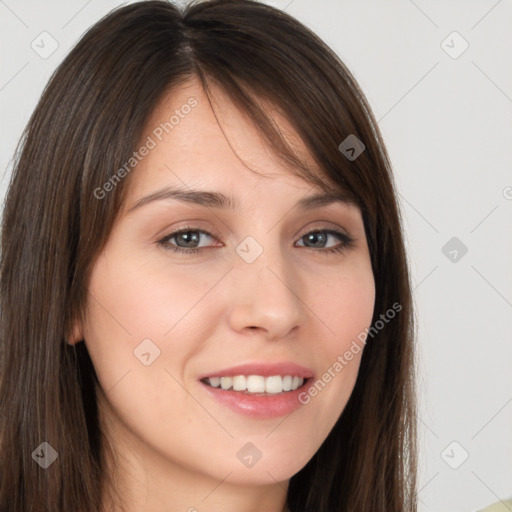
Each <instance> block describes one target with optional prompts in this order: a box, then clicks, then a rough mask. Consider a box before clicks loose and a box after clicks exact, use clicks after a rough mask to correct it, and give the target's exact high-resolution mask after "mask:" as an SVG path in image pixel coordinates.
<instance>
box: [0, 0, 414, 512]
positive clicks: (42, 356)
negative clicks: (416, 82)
mask: <svg viewBox="0 0 512 512" xmlns="http://www.w3.org/2000/svg"><path fill="white" fill-rule="evenodd" d="M1 315H2V319H1V329H2V332H1V341H2V351H3V352H2V362H3V367H2V375H1V394H0V400H1V405H2V412H3V418H2V441H1V442H2V446H1V449H0V453H2V459H1V466H0V467H1V480H2V484H1V490H0V508H1V510H12V511H20V512H21V511H28V510H45V511H46V510H48V511H50V510H51V511H69V510H80V511H83V512H90V511H93V510H101V511H111V510H112V511H116V512H117V511H121V510H123V511H127V512H129V511H134V510H151V511H156V512H159V511H163V510H165V511H167V512H175V511H182V510H187V511H189V512H194V511H199V512H201V511H204V510H207V511H209V512H216V511H220V510H223V511H227V512H230V511H237V512H245V511H246V512H249V511H252V512H254V511H265V512H282V511H290V512H306V511H307V512H333V511H342V510H343V511H344V510H347V511H348V510H350V511H354V512H355V511H368V510H378V511H413V510H416V487H415V486H416V424H415V410H416V409H415V407H416V402H415V396H414V352H413V341H414V333H413V311H412V303H411V291H410V284H409V276H408V270H407V265H406V256H405V252H404V244H403V238H402V230H401V221H400V215H399V209H398V205H397V201H396V194H395V192H394V187H393V179H392V174H391V166H390V163H389V159H388V157H387V154H386V151H385V148H384V144H383V141H382V138H381V135H380V133H379V130H378V127H377V124H376V122H375V119H374V117H373V114H372V112H371V110H370V107H369V106H368V104H367V102H366V100H365V98H364V95H363V93H362V92H361V90H360V89H359V87H358V86H357V84H356V82H355V80H354V78H353V77H352V76H351V74H350V73H349V71H348V70H347V69H346V68H345V66H344V65H343V64H342V63H341V62H340V60H339V59H338V58H337V57H336V55H335V54H334V53H333V52H332V51H331V50H330V49H329V48H327V47H326V45H325V44H324V43H323V42H322V41H320V40H319V39H318V37H316V36H315V35H314V34H313V33H311V31H309V30H308V29H307V28H306V27H304V26H303V25H302V24H300V23H299V22H298V21H296V20H295V19H293V18H292V17H290V16H289V15H287V14H285V13H283V12H281V11H279V10H277V9H274V8H271V7H269V6H265V5H263V4H259V3H257V2H253V1H250V0H236V1H233V0H213V1H206V2H198V3H195V4H193V5H191V6H189V7H187V8H186V9H185V10H184V12H180V11H179V10H178V9H177V8H176V7H175V6H173V5H172V4H170V3H167V2H163V1H149V2H140V3H135V4H132V5H129V6H125V7H122V8H119V9H117V10H115V11H113V12H112V13H111V14H109V15H108V16H106V17H105V18H104V19H102V20H101V21H100V22H98V23H97V24H96V25H95V26H93V27H92V28H91V29H90V30H89V31H88V32H87V33H86V34H85V35H84V36H83V37H82V39H81V40H80V42H79V43H78V44H77V46H76V47H75V48H74V49H73V50H72V51H71V53H70V54H69V55H68V57H67V58H66V59H65V60H64V61H63V62H62V64H61V65H60V66H59V68H58V69H57V71H56V73H55V74H54V76H53V77H52V79H51V80H50V83H49V84H48V86H47V88H46V90H45V91H44V93H43V96H42V98H41V100H40V102H39V104H38V106H37V108H36V110H35V112H34V114H33V116H32V118H31V120H30V122H29V124H28V126H27V129H26V133H25V135H24V138H23V142H22V145H21V148H20V150H19V154H18V158H17V161H16V165H15V169H14V172H13V176H12V180H11V183H10V188H9V191H8V195H7V200H6V204H5V210H4V218H3V232H2V262H1Z"/></svg>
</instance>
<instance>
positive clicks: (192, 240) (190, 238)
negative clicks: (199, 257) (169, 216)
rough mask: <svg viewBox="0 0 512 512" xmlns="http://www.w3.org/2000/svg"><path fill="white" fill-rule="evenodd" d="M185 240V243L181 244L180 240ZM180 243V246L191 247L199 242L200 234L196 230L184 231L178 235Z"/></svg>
mask: <svg viewBox="0 0 512 512" xmlns="http://www.w3.org/2000/svg"><path fill="white" fill-rule="evenodd" d="M180 240H181V241H184V242H185V243H184V244H180V243H179V241H180ZM176 241H177V242H178V245H179V246H180V247H191V246H194V244H196V243H198V241H199V236H198V234H197V233H196V232H195V231H186V232H184V233H180V234H179V235H178V237H177V240H176Z"/></svg>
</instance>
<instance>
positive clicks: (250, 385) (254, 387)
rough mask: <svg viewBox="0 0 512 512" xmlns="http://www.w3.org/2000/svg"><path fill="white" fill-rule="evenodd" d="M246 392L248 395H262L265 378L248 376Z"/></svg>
mask: <svg viewBox="0 0 512 512" xmlns="http://www.w3.org/2000/svg"><path fill="white" fill-rule="evenodd" d="M247 391H249V393H264V392H265V378H264V377H260V376H259V375H249V376H248V377H247Z"/></svg>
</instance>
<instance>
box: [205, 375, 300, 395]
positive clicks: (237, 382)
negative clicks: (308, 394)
mask: <svg viewBox="0 0 512 512" xmlns="http://www.w3.org/2000/svg"><path fill="white" fill-rule="evenodd" d="M206 381H207V383H209V384H210V386H212V387H214V388H218V387H219V386H220V387H221V389H224V390H228V389H233V391H247V392H248V393H265V392H266V393H268V394H277V393H282V392H283V391H295V390H296V389H297V388H298V387H300V386H302V384H303V383H304V379H303V378H302V377H297V376H292V375H285V376H284V377H282V376H281V375H272V376H271V377H262V376H261V375H248V376H245V375H236V376H234V377H209V378H207V379H206Z"/></svg>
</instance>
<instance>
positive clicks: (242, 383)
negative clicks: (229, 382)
mask: <svg viewBox="0 0 512 512" xmlns="http://www.w3.org/2000/svg"><path fill="white" fill-rule="evenodd" d="M210 382H211V380H210ZM246 389H247V378H246V377H245V375H237V376H236V377H233V390H234V391H245V390H246Z"/></svg>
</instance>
